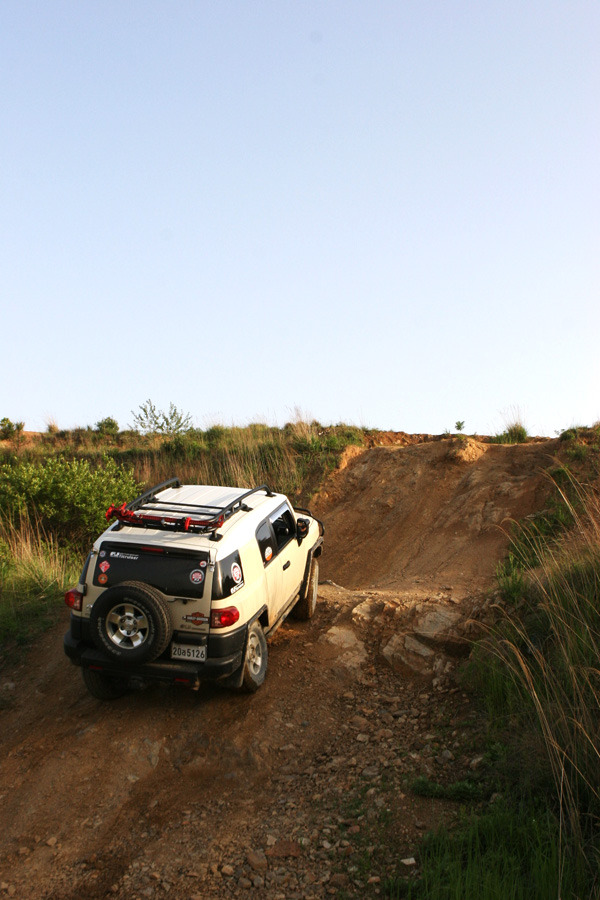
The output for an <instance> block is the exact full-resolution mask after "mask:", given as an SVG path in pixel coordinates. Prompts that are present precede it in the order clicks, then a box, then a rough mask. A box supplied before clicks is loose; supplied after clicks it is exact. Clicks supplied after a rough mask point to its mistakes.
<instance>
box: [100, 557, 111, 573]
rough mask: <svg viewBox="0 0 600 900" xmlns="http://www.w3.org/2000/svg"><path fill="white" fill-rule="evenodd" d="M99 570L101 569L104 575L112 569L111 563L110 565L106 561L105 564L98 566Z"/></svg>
mask: <svg viewBox="0 0 600 900" xmlns="http://www.w3.org/2000/svg"><path fill="white" fill-rule="evenodd" d="M98 568H99V569H100V571H101V572H102V573H104V572H108V570H109V569H110V563H109V562H106V560H105V561H104V562H101V563H100V565H99V566H98Z"/></svg>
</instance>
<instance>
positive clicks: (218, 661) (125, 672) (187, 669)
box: [63, 617, 247, 687]
mask: <svg viewBox="0 0 600 900" xmlns="http://www.w3.org/2000/svg"><path fill="white" fill-rule="evenodd" d="M72 618H73V619H76V621H75V622H73V621H72V623H71V628H70V630H69V631H68V632H67V633H66V634H65V637H64V641H63V646H64V651H65V654H66V655H67V656H68V657H69V659H70V660H71V662H73V663H74V664H75V665H76V666H84V667H86V668H91V669H94V670H96V671H102V672H106V673H107V674H110V675H120V676H122V677H129V678H132V677H135V678H141V679H143V680H144V681H162V682H166V683H170V684H185V685H188V686H190V687H197V686H198V684H199V683H200V681H201V680H204V679H207V680H216V679H221V678H227V677H228V676H229V675H232V674H233V673H234V672H237V671H238V669H239V668H240V666H241V665H242V661H243V658H244V651H245V648H246V635H247V628H246V627H245V626H244V627H243V628H239V629H237V630H236V631H235V632H233V633H232V634H227V635H209V636H208V642H207V658H206V661H205V662H182V661H180V660H177V661H175V660H171V659H169V658H168V657H167V656H163V657H161V658H159V659H155V660H153V661H152V662H146V663H136V664H135V665H132V664H131V663H126V662H121V661H120V660H118V659H113V658H112V657H110V656H108V654H106V653H103V652H102V651H101V650H98V649H96V647H94V645H93V644H92V641H91V640H89V638H88V635H89V629H86V628H85V627H83V628H82V620H81V619H80V618H78V617H72ZM83 624H84V625H86V624H87V623H86V622H85V621H84V623H83ZM86 632H87V634H86ZM86 638H88V639H86ZM177 638H178V639H181V638H182V635H181V634H179V635H177ZM194 643H196V642H194Z"/></svg>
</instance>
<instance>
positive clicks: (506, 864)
mask: <svg viewBox="0 0 600 900" xmlns="http://www.w3.org/2000/svg"><path fill="white" fill-rule="evenodd" d="M419 864H420V875H419V877H418V879H415V880H409V879H406V878H402V877H397V878H395V879H391V880H390V881H389V882H388V884H387V893H388V895H389V896H390V897H392V898H400V897H408V898H427V900H464V898H466V897H473V898H477V900H530V898H542V897H543V898H547V897H559V896H562V897H563V898H564V900H566V898H572V900H575V897H576V896H577V895H578V891H580V890H581V889H582V888H583V887H584V884H585V875H584V873H583V871H582V866H581V865H580V864H579V863H578V862H577V860H567V861H566V863H565V864H564V865H561V858H560V837H559V825H558V822H557V820H556V819H555V818H554V817H553V816H552V815H551V813H549V812H547V811H546V810H543V809H538V808H536V807H535V805H533V804H532V803H531V802H522V803H521V804H520V805H516V804H515V805H509V804H506V803H503V802H498V803H494V804H493V805H492V806H490V807H489V809H488V810H487V811H486V812H485V813H484V814H483V815H481V816H479V817H475V816H473V815H469V816H465V817H463V819H462V820H461V821H460V822H459V825H458V827H457V828H455V829H454V830H453V831H448V830H446V829H440V830H438V831H436V832H433V833H431V834H429V835H427V836H426V838H425V840H424V841H423V844H422V847H421V850H420V853H419Z"/></svg>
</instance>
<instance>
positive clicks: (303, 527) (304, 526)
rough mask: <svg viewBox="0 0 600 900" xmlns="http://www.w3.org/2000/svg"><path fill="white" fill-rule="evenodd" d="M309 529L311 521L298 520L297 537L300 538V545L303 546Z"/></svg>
mask: <svg viewBox="0 0 600 900" xmlns="http://www.w3.org/2000/svg"><path fill="white" fill-rule="evenodd" d="M309 528H310V520H309V519H298V521H297V522H296V537H297V538H298V543H299V544H301V543H302V541H303V540H304V538H305V537H306V536H307V534H308V530H309Z"/></svg>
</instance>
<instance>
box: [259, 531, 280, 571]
mask: <svg viewBox="0 0 600 900" xmlns="http://www.w3.org/2000/svg"><path fill="white" fill-rule="evenodd" d="M256 540H257V541H258V549H259V550H260V555H261V556H262V561H263V562H264V564H265V566H266V565H268V564H269V563H270V562H271V560H272V559H273V557H274V556H275V554H276V552H277V548H276V545H275V541H274V539H273V532H272V531H271V526H270V524H269V523H268V522H263V523H262V525H259V527H258V529H257V531H256Z"/></svg>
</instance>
